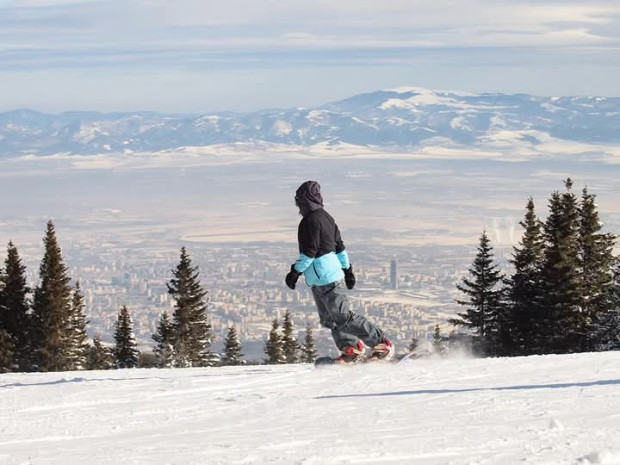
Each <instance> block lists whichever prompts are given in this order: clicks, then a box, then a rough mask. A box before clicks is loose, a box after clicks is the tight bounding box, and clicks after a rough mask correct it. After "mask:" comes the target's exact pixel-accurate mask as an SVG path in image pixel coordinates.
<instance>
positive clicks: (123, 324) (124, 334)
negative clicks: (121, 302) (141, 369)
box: [114, 306, 138, 368]
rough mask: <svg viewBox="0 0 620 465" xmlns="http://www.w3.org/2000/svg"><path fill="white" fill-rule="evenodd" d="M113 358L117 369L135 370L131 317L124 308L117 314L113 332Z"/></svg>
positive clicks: (134, 339) (135, 359) (135, 356)
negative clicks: (114, 343)
mask: <svg viewBox="0 0 620 465" xmlns="http://www.w3.org/2000/svg"><path fill="white" fill-rule="evenodd" d="M114 341H115V342H116V346H115V347H114V357H115V359H116V366H117V368H135V367H137V366H138V349H137V345H136V338H135V336H134V333H133V324H132V321H131V315H130V314H129V310H127V307H126V306H123V308H121V309H120V311H119V312H118V319H117V320H116V327H115V330H114Z"/></svg>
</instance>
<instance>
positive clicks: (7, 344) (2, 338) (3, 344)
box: [0, 327, 16, 373]
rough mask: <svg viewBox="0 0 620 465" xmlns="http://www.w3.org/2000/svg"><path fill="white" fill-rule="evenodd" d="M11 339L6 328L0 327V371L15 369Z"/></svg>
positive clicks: (6, 371)
mask: <svg viewBox="0 0 620 465" xmlns="http://www.w3.org/2000/svg"><path fill="white" fill-rule="evenodd" d="M13 347H14V345H13V341H12V340H11V335H10V334H9V332H8V331H7V330H6V329H3V328H1V327H0V373H8V372H10V371H15V368H16V366H15V362H14V360H15V355H14V353H13Z"/></svg>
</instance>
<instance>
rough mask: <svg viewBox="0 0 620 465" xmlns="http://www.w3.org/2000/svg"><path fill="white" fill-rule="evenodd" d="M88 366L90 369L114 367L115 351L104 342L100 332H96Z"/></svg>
mask: <svg viewBox="0 0 620 465" xmlns="http://www.w3.org/2000/svg"><path fill="white" fill-rule="evenodd" d="M88 368H89V370H109V369H111V368H114V355H113V351H112V350H111V349H110V348H108V347H106V346H104V345H103V344H102V342H101V336H100V335H99V334H95V337H94V338H93V345H92V346H91V347H90V352H89V356H88Z"/></svg>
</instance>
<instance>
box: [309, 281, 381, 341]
mask: <svg viewBox="0 0 620 465" xmlns="http://www.w3.org/2000/svg"><path fill="white" fill-rule="evenodd" d="M312 291H313V294H314V298H315V301H316V303H317V308H318V309H319V317H320V318H321V324H323V321H326V322H327V323H328V324H324V326H326V327H328V328H331V330H332V337H333V338H334V341H335V342H336V345H337V346H338V348H339V349H341V350H342V349H343V348H344V347H346V346H356V345H357V341H358V340H359V339H361V340H362V341H364V344H366V345H367V346H369V347H373V346H375V345H377V344H379V343H380V342H381V341H383V339H384V337H385V335H384V333H383V331H381V329H379V328H378V327H377V326H375V325H374V324H373V323H371V322H370V321H369V320H368V319H367V318H365V317H364V316H362V315H358V314H357V313H354V312H352V311H351V310H350V309H349V301H348V299H347V294H346V290H345V286H344V283H343V281H340V282H338V283H334V284H330V285H327V286H317V287H314V288H312ZM321 313H323V315H324V316H322V315H321Z"/></svg>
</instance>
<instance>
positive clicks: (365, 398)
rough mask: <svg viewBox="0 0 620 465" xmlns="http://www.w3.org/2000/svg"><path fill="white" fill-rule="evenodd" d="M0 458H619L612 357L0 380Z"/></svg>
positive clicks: (310, 461) (619, 381)
mask: <svg viewBox="0 0 620 465" xmlns="http://www.w3.org/2000/svg"><path fill="white" fill-rule="evenodd" d="M0 463H3V464H4V463H6V464H40V463H41V464H43V463H44V464H73V463H75V464H78V463H80V464H81V463H89V464H99V463H105V464H107V463H110V464H116V463H131V464H136V463H148V464H156V463H166V464H263V463H276V464H289V463H291V464H304V465H315V464H317V465H318V464H401V463H402V464H512V463H526V464H564V463H566V464H576V465H589V464H620V352H609V353H599V354H576V355H564V356H553V355H552V356H537V357H522V358H513V359H502V358H496V359H442V360H430V359H428V360H410V361H407V362H405V363H401V364H398V365H395V364H378V365H369V364H365V365H360V366H354V367H338V366H336V367H326V368H322V369H315V368H314V367H312V366H309V365H281V366H252V367H226V368H206V369H183V370H182V369H177V370H156V369H153V370H145V369H137V370H118V371H97V372H72V373H45V374H41V373H30V374H4V375H0Z"/></svg>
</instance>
